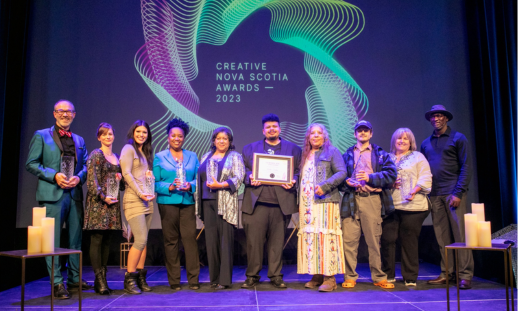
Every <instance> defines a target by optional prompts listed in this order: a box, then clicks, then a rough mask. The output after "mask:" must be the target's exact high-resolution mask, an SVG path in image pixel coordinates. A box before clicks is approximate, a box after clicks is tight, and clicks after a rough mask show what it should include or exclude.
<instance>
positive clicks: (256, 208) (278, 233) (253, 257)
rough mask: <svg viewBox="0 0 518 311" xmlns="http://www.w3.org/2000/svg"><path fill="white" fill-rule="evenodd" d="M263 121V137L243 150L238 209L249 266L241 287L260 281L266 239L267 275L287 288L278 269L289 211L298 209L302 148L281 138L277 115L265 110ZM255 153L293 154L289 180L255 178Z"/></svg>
mask: <svg viewBox="0 0 518 311" xmlns="http://www.w3.org/2000/svg"><path fill="white" fill-rule="evenodd" d="M262 122H263V135H264V136H265V139H261V140H259V141H256V142H254V143H251V144H249V145H246V146H245V147H244V148H243V153H242V154H243V160H244V162H245V167H246V174H245V179H244V181H243V183H244V184H245V194H244V196H243V204H242V206H241V211H242V212H243V214H242V220H243V228H244V229H245V234H246V243H247V247H246V253H247V258H248V267H247V269H246V281H245V283H244V284H243V286H241V287H242V288H251V287H254V286H255V285H256V284H257V283H258V282H259V278H260V276H259V271H261V269H262V267H263V265H262V263H263V249H264V244H265V243H268V244H267V251H268V277H269V278H270V280H271V283H272V284H273V285H274V286H275V287H277V288H286V284H285V283H284V281H283V279H282V277H283V275H282V273H281V269H282V248H283V244H284V231H285V230H286V226H287V223H288V221H289V218H290V216H289V215H291V214H293V213H297V212H298V211H299V209H298V206H297V187H296V186H295V184H296V182H297V180H298V179H299V164H300V156H301V153H302V150H301V149H300V147H298V146H297V145H295V144H294V143H292V142H289V141H287V140H285V139H281V137H280V136H279V135H280V133H281V128H280V121H279V117H278V116H276V115H275V114H267V115H265V116H264V117H263V120H262ZM254 153H267V154H275V155H287V156H293V167H294V172H293V180H292V181H291V183H289V184H284V185H281V186H271V185H262V184H261V182H259V181H255V180H254V179H253V178H252V168H253V166H254ZM267 239H268V241H267Z"/></svg>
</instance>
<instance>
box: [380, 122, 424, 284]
mask: <svg viewBox="0 0 518 311" xmlns="http://www.w3.org/2000/svg"><path fill="white" fill-rule="evenodd" d="M416 150H417V146H416V142H415V137H414V134H413V133H412V131H411V130H410V129H408V128H399V129H397V130H396V131H395V132H394V134H393V135H392V139H391V141H390V157H391V158H392V160H393V161H394V163H395V164H396V168H397V172H398V173H397V179H396V182H395V184H394V188H393V190H392V200H393V201H394V207H395V208H396V211H395V212H394V213H392V214H390V215H389V216H388V217H387V218H385V219H384V220H383V224H382V226H383V231H382V235H381V260H382V269H383V272H385V273H386V274H387V281H388V282H395V273H396V240H397V239H398V238H399V239H400V242H401V274H402V276H403V280H404V281H405V285H406V286H416V281H417V274H418V272H419V248H418V242H419V234H420V233H421V227H422V225H423V222H424V220H425V218H426V217H427V216H428V214H429V213H430V211H429V209H428V200H427V197H426V196H427V194H428V193H430V191H431V188H432V173H431V172H430V165H429V164H428V161H427V160H426V158H425V157H424V155H423V154H422V153H420V152H418V151H416Z"/></svg>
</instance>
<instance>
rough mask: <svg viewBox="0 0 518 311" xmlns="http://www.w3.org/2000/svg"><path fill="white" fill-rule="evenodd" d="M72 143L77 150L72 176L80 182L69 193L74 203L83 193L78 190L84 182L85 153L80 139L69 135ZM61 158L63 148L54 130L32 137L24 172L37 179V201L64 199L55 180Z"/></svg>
mask: <svg viewBox="0 0 518 311" xmlns="http://www.w3.org/2000/svg"><path fill="white" fill-rule="evenodd" d="M72 139H73V140H74V145H75V147H76V167H75V169H74V176H77V177H79V179H80V182H79V184H77V186H76V187H75V188H73V189H72V198H73V199H74V200H76V201H82V200H83V190H82V189H81V188H82V186H83V183H84V182H85V181H86V172H87V169H86V161H87V160H88V151H87V150H86V146H85V141H84V139H83V138H82V137H81V136H78V135H76V134H73V133H72ZM62 154H63V146H62V145H61V141H60V140H59V137H58V135H57V133H56V131H55V130H54V126H52V127H51V128H47V129H43V130H39V131H36V132H35V133H34V136H33V137H32V140H31V143H30V146H29V156H28V158H27V162H26V163H25V168H26V169H27V171H29V172H30V173H32V174H34V175H36V176H37V177H38V189H37V190H36V200H38V201H49V202H55V201H58V200H59V199H60V198H61V196H62V195H63V189H62V188H60V187H59V186H58V184H57V183H56V181H55V180H54V176H55V175H56V173H58V172H59V171H60V170H61V156H62Z"/></svg>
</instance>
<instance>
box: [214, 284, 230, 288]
mask: <svg viewBox="0 0 518 311" xmlns="http://www.w3.org/2000/svg"><path fill="white" fill-rule="evenodd" d="M231 286H232V285H221V284H218V286H216V287H215V288H214V289H229V288H230V287H231Z"/></svg>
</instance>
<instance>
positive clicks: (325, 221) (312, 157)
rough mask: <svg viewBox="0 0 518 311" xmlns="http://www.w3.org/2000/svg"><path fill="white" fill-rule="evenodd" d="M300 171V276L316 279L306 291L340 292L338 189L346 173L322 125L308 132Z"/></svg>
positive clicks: (342, 265) (342, 267)
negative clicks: (311, 289) (315, 289)
mask: <svg viewBox="0 0 518 311" xmlns="http://www.w3.org/2000/svg"><path fill="white" fill-rule="evenodd" d="M300 171H301V175H300V176H301V177H300V201H299V202H300V205H299V223H300V226H299V232H298V237H299V241H298V249H297V253H298V254H297V258H298V261H297V273H299V274H312V275H313V277H312V279H311V281H309V282H307V283H306V284H305V287H306V288H315V287H317V286H320V287H319V291H321V292H330V291H333V290H334V289H336V279H335V277H334V276H335V275H336V274H342V273H344V272H345V259H344V253H343V248H342V245H343V244H342V227H341V221H340V204H339V202H340V193H339V192H338V189H337V187H338V185H340V183H341V182H342V181H343V180H344V178H345V175H346V172H345V163H344V161H343V159H342V155H341V154H340V151H339V150H338V149H337V148H336V147H334V146H333V145H331V141H330V140H329V134H328V132H327V130H326V128H325V126H324V125H322V124H318V123H314V124H311V125H310V126H309V128H308V130H307V131H306V137H305V139H304V147H303V151H302V161H301V163H300Z"/></svg>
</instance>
